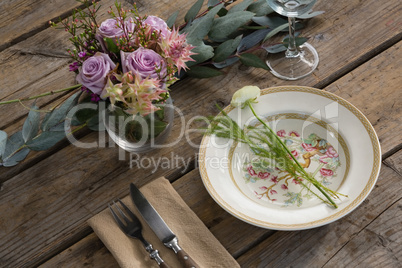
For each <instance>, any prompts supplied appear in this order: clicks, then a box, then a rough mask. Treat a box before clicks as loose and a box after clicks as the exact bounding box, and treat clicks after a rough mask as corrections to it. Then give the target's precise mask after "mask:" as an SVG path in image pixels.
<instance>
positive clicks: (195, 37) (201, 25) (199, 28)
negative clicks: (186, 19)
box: [185, 4, 223, 51]
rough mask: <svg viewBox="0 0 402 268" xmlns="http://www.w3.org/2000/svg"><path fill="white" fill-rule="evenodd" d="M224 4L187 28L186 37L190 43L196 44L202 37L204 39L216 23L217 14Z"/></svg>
mask: <svg viewBox="0 0 402 268" xmlns="http://www.w3.org/2000/svg"><path fill="white" fill-rule="evenodd" d="M222 6H223V4H220V5H218V6H216V7H214V8H213V9H211V10H210V11H209V12H208V13H207V14H206V15H205V16H204V17H202V18H200V19H199V20H197V21H195V22H193V23H192V24H191V26H190V27H189V28H187V29H186V31H185V32H186V33H187V36H186V39H187V42H188V43H189V44H192V45H193V46H196V45H198V44H199V43H200V42H201V41H202V39H204V37H205V36H206V35H207V34H208V33H209V31H210V30H211V27H212V25H213V23H214V18H215V15H216V14H217V13H218V11H219V10H220V9H221V8H222ZM193 51H194V50H193Z"/></svg>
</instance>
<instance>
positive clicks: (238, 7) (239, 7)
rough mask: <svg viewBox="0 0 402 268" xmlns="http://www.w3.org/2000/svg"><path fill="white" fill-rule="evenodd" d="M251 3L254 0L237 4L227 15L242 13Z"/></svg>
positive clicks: (246, 0)
mask: <svg viewBox="0 0 402 268" xmlns="http://www.w3.org/2000/svg"><path fill="white" fill-rule="evenodd" d="M253 2H254V0H245V1H243V2H241V3H240V4H237V5H235V6H234V7H232V8H231V9H229V12H228V14H231V13H234V12H237V11H244V10H246V9H247V8H248V6H249V5H251V3H253Z"/></svg>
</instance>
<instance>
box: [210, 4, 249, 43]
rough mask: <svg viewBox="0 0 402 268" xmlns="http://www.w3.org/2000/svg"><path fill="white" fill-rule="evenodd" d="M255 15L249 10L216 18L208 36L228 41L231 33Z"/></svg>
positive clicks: (215, 39)
mask: <svg viewBox="0 0 402 268" xmlns="http://www.w3.org/2000/svg"><path fill="white" fill-rule="evenodd" d="M253 16H254V13H252V12H249V11H237V12H234V13H231V14H228V15H226V16H224V17H219V18H217V19H215V20H214V23H213V25H212V28H211V31H210V32H209V34H208V36H209V37H210V38H211V39H212V40H214V41H217V42H223V41H226V40H227V39H228V36H229V35H230V34H232V33H234V32H236V30H237V29H238V28H239V27H241V26H243V25H244V24H246V23H247V22H249V21H250V20H251V18H252V17H253Z"/></svg>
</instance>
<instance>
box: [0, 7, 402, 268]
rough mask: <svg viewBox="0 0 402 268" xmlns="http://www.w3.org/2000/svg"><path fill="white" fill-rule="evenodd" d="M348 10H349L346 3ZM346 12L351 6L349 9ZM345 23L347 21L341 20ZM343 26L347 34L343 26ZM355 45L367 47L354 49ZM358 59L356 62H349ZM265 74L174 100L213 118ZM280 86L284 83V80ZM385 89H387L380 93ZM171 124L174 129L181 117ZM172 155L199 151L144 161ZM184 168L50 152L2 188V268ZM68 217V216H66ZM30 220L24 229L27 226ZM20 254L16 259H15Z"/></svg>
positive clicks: (99, 154)
mask: <svg viewBox="0 0 402 268" xmlns="http://www.w3.org/2000/svg"><path fill="white" fill-rule="evenodd" d="M372 4H373V8H378V9H381V8H383V6H382V5H379V6H376V1H373V2H372ZM389 5H392V4H389ZM345 6H348V5H346V4H345ZM351 6H352V7H353V5H351ZM387 7H389V6H387ZM384 8H385V7H384ZM397 11H398V9H397ZM331 12H334V10H331ZM353 12H354V11H353V10H351V11H350V13H353ZM376 12H377V11H376ZM343 19H346V18H345V17H343ZM351 19H353V18H351ZM346 21H347V22H349V21H348V20H346ZM345 27H346V28H347V26H345ZM338 30H339V29H338ZM374 30H377V31H378V34H379V35H381V34H382V35H383V37H385V40H389V38H388V39H387V38H386V37H387V36H388V37H389V36H391V37H392V36H395V35H394V33H395V32H396V31H394V32H391V33H390V32H387V33H384V31H379V28H378V27H377V28H374ZM344 36H345V34H344V33H342V35H340V36H339V38H341V37H343V38H344V40H346V39H347V38H346V37H344ZM377 41H378V40H377ZM331 44H332V46H333V48H334V47H336V44H334V43H333V42H332V43H331ZM381 44H383V43H382V40H381V42H379V43H376V44H375V45H377V47H378V46H380V45H381ZM359 45H360V46H362V45H364V44H361V43H359ZM372 45H373V44H372V43H369V44H368V46H372ZM330 51H331V50H329V51H328V55H329V54H331V53H329V52H330ZM360 56H362V54H360ZM334 57H335V56H334ZM356 58H358V56H356V57H355V58H354V60H356ZM335 60H336V59H335ZM352 61H353V59H352ZM328 64H329V63H328ZM389 64H390V65H392V66H394V68H396V67H397V66H400V65H393V64H398V61H397V60H395V61H390V62H389ZM339 66H344V65H343V63H341V62H339V61H335V63H333V65H332V66H331V68H332V69H331V68H329V67H328V66H327V67H328V69H327V71H326V72H327V73H328V74H329V73H331V72H333V70H336V69H337V67H339ZM384 75H387V74H384ZM266 76H267V74H266V72H262V71H260V70H256V69H254V68H245V69H243V67H242V68H240V69H239V68H238V66H234V67H232V68H229V69H228V74H227V75H226V76H225V77H219V78H216V79H210V80H207V81H203V80H195V79H188V80H187V81H185V83H181V84H177V86H175V87H174V90H173V92H172V95H173V97H174V98H175V100H176V105H178V107H179V108H180V109H182V110H183V111H184V112H185V114H186V119H187V120H188V119H190V118H191V117H192V116H194V115H200V114H202V115H209V114H216V113H217V110H216V108H215V107H214V102H216V101H219V102H222V104H223V105H226V104H227V103H228V102H229V99H230V96H231V94H232V93H233V92H234V91H235V90H236V89H237V88H239V87H240V86H242V85H244V84H246V83H247V84H248V83H250V77H253V78H255V79H256V80H255V83H256V84H257V85H259V86H260V87H264V85H268V84H270V83H271V81H273V79H272V80H270V81H267V80H266ZM306 79H311V78H306ZM367 79H370V77H367ZM304 82H306V83H307V84H308V83H310V85H312V84H313V83H312V82H308V81H307V80H303V81H302V83H304ZM278 83H279V82H278ZM281 83H285V82H283V81H281ZM286 83H287V82H286ZM189 85H191V88H190V87H189ZM222 89H224V90H222ZM382 90H384V91H386V90H388V89H387V88H382ZM176 93H177V94H176ZM175 94H176V95H175ZM188 100H191V102H188ZM356 101H359V102H360V103H361V105H364V103H365V102H367V101H369V100H367V99H364V98H362V99H359V100H356ZM176 123H179V119H178V118H177V119H176ZM377 127H378V126H377ZM175 131H176V132H173V134H172V136H171V139H172V140H173V139H174V138H176V137H177V134H178V133H179V132H178V130H175ZM192 137H193V141H194V143H196V144H197V143H199V140H200V137H201V135H200V134H198V135H196V134H194V135H192ZM97 140H98V134H97V133H93V134H91V135H88V136H87V137H85V138H84V139H83V140H82V141H83V142H92V141H97ZM171 152H173V154H174V155H177V156H180V157H183V158H184V159H185V160H187V159H190V161H191V160H192V159H194V153H196V152H197V149H196V148H193V147H192V146H190V145H189V144H188V143H187V141H184V140H183V141H180V142H179V143H178V144H177V145H176V146H175V147H174V148H168V149H163V150H160V151H157V152H150V153H147V154H144V156H146V157H152V156H154V157H156V156H157V157H161V156H165V157H170V155H171ZM126 161H127V160H126ZM60 167H62V168H60ZM182 167H183V165H181V166H176V167H172V168H171V169H169V170H162V169H159V170H158V171H156V173H154V174H152V173H151V172H152V167H151V168H149V169H140V168H133V169H130V168H129V166H128V163H127V162H123V161H119V160H118V151H117V150H116V149H115V148H105V149H99V148H93V149H80V148H75V147H73V146H69V147H66V148H64V149H63V150H61V151H59V152H57V153H55V154H54V156H53V157H52V158H47V159H46V160H43V161H42V162H40V163H38V164H37V165H35V166H33V167H32V168H30V169H28V170H26V171H24V172H23V173H21V174H20V175H18V176H15V177H13V178H11V179H10V180H8V181H7V182H6V183H4V185H3V190H2V195H1V196H0V200H1V202H0V204H1V205H0V209H1V211H2V213H5V215H6V214H9V215H10V216H9V217H10V218H8V219H7V221H6V219H3V218H2V221H1V222H0V225H1V226H2V228H1V233H0V236H1V237H2V241H7V243H6V244H3V245H1V246H0V251H1V256H2V261H3V263H4V265H7V264H9V263H13V264H15V263H16V265H18V264H25V265H35V264H36V263H38V262H41V261H43V260H44V259H46V258H48V257H49V256H51V255H52V254H54V253H55V252H57V251H60V250H61V249H64V248H65V246H66V245H68V244H69V243H70V242H71V241H74V240H75V239H77V240H78V238H79V237H80V236H81V235H82V234H84V233H85V232H86V230H87V229H86V228H88V227H87V226H86V224H85V221H86V219H87V218H88V217H90V216H91V214H95V213H97V212H99V211H100V210H101V209H103V208H104V207H105V204H106V203H107V201H108V200H110V199H112V198H114V197H116V196H122V195H125V194H126V193H127V191H126V188H127V185H128V181H129V180H130V179H131V180H133V181H135V182H136V183H138V184H139V185H141V184H144V183H145V182H147V181H149V180H151V179H153V178H156V177H157V176H160V175H167V176H168V177H170V178H174V177H178V176H179V174H180V173H181V168H182ZM130 176H132V177H134V176H135V179H132V178H129V177H130ZM123 189H124V190H123ZM89 200H90V201H89ZM6 204H7V205H6ZM50 204H51V205H50ZM88 212H89V213H88ZM65 215H71V216H70V217H68V218H66V217H65ZM28 219H29V221H30V222H29V224H28V223H26V221H27V220H28ZM3 227H4V228H3ZM39 227H40V228H39ZM211 228H212V227H211ZM61 230H62V231H61ZM43 233H46V237H43V236H42V234H43ZM49 249H51V250H49ZM18 251H19V252H20V253H17V252H18ZM17 254H20V255H17Z"/></svg>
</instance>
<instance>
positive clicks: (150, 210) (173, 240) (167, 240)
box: [130, 183, 198, 268]
mask: <svg viewBox="0 0 402 268" xmlns="http://www.w3.org/2000/svg"><path fill="white" fill-rule="evenodd" d="M130 196H131V199H132V200H133V203H134V205H135V206H136V207H137V209H138V211H139V212H140V214H141V216H142V217H143V218H144V220H145V221H146V222H147V224H148V225H149V226H150V227H151V229H152V231H154V233H155V234H156V236H157V237H158V238H159V240H161V241H162V243H163V244H164V245H165V246H166V247H168V248H170V249H172V250H173V251H174V253H176V256H177V258H178V260H179V261H180V263H181V264H182V266H183V267H184V268H197V267H198V265H196V263H195V262H194V260H193V259H192V258H191V257H190V256H189V255H188V254H187V253H186V252H185V251H184V250H183V249H182V248H181V247H180V246H179V242H178V239H177V237H176V235H175V234H174V233H173V232H172V230H170V228H169V226H167V224H166V223H165V221H164V220H163V219H162V217H161V216H160V215H159V213H158V212H157V211H156V210H155V208H154V207H153V206H152V205H151V204H150V203H149V202H148V200H147V199H146V198H145V197H144V195H143V194H142V193H141V191H140V190H139V189H138V188H137V187H136V186H135V185H134V184H133V183H131V184H130Z"/></svg>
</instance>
